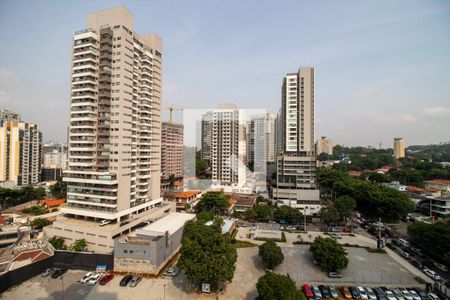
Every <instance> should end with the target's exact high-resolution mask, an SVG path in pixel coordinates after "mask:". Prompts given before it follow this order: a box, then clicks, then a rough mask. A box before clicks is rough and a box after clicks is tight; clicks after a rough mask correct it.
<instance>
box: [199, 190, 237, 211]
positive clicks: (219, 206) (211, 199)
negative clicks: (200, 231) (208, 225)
mask: <svg viewBox="0 0 450 300" xmlns="http://www.w3.org/2000/svg"><path fill="white" fill-rule="evenodd" d="M229 206H230V203H229V202H228V196H225V195H224V194H223V193H222V192H215V191H211V192H206V193H204V194H203V195H202V197H201V198H200V202H199V204H198V206H197V207H198V209H199V210H200V211H210V212H212V213H213V214H219V213H223V211H224V210H225V209H226V208H227V207H229Z"/></svg>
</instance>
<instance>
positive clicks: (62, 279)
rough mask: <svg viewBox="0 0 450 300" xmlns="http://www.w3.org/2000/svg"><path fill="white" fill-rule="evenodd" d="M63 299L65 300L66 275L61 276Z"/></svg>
mask: <svg viewBox="0 0 450 300" xmlns="http://www.w3.org/2000/svg"><path fill="white" fill-rule="evenodd" d="M61 285H62V298H63V300H64V275H62V276H61Z"/></svg>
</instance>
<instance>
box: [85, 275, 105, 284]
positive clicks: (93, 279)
mask: <svg viewBox="0 0 450 300" xmlns="http://www.w3.org/2000/svg"><path fill="white" fill-rule="evenodd" d="M101 277H102V275H100V274H95V275H94V276H92V277H91V279H89V281H88V284H89V285H95V284H96V283H97V281H99V280H100V278H101Z"/></svg>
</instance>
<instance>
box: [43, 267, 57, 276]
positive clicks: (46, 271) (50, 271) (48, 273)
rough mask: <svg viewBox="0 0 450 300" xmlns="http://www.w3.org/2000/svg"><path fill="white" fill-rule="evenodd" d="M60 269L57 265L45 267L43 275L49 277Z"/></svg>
mask: <svg viewBox="0 0 450 300" xmlns="http://www.w3.org/2000/svg"><path fill="white" fill-rule="evenodd" d="M57 270H58V268H55V267H50V268H47V269H45V271H44V272H42V277H47V276H49V275H52V274H53V273H55V272H56V271H57Z"/></svg>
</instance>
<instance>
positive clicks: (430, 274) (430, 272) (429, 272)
mask: <svg viewBox="0 0 450 300" xmlns="http://www.w3.org/2000/svg"><path fill="white" fill-rule="evenodd" d="M423 272H424V273H425V274H426V275H427V276H428V277H431V278H433V279H434V280H441V276H439V275H438V274H437V273H436V272H435V271H433V270H430V269H424V270H423ZM408 300H409V299H408Z"/></svg>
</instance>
